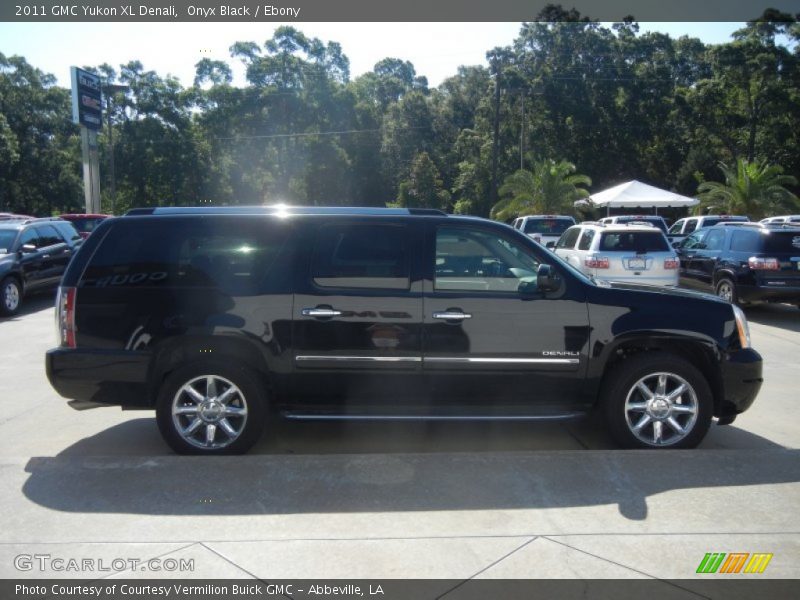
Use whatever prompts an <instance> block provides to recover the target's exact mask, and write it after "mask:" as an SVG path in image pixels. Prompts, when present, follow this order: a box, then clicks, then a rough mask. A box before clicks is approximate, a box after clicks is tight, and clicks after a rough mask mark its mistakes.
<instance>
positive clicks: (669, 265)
mask: <svg viewBox="0 0 800 600" xmlns="http://www.w3.org/2000/svg"><path fill="white" fill-rule="evenodd" d="M680 266H681V261H679V260H678V259H677V258H666V259H664V268H665V269H677V268H678V267H680Z"/></svg>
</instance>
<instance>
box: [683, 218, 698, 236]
mask: <svg viewBox="0 0 800 600" xmlns="http://www.w3.org/2000/svg"><path fill="white" fill-rule="evenodd" d="M695 229H697V219H687V220H686V226H685V227H684V228H683V233H692V232H693V231H694V230H695Z"/></svg>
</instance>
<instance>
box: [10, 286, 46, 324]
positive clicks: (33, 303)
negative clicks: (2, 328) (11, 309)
mask: <svg viewBox="0 0 800 600" xmlns="http://www.w3.org/2000/svg"><path fill="white" fill-rule="evenodd" d="M55 304H56V296H55V292H42V293H41V294H33V295H31V296H28V297H26V298H24V299H23V300H22V306H20V307H19V311H18V312H17V314H15V315H14V316H13V317H0V323H3V322H5V321H19V320H20V319H21V318H23V317H25V316H27V315H30V314H33V313H36V312H39V311H42V310H47V309H52V308H53V307H55Z"/></svg>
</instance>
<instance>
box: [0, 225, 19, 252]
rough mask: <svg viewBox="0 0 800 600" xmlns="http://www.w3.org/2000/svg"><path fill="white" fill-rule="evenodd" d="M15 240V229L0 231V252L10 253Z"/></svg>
mask: <svg viewBox="0 0 800 600" xmlns="http://www.w3.org/2000/svg"><path fill="white" fill-rule="evenodd" d="M15 239H17V230H16V229H0V251H2V250H6V251H11V248H12V246H13V245H14V240H15Z"/></svg>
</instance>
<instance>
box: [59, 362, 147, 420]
mask: <svg viewBox="0 0 800 600" xmlns="http://www.w3.org/2000/svg"><path fill="white" fill-rule="evenodd" d="M45 365H46V370H47V378H48V379H49V380H50V385H52V386H53V388H54V389H55V390H56V391H57V392H58V393H59V394H60V395H61V396H63V397H64V398H68V399H70V400H73V401H77V402H73V403H70V404H71V405H72V406H74V407H75V408H88V407H89V405H90V404H94V405H113V406H130V407H147V406H152V405H153V402H152V398H151V397H150V394H148V386H147V381H148V376H147V375H148V369H149V365H150V355H149V354H148V353H144V352H130V351H126V350H116V351H113V350H100V351H98V350H80V349H76V348H54V349H52V350H48V351H47V354H46V357H45Z"/></svg>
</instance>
